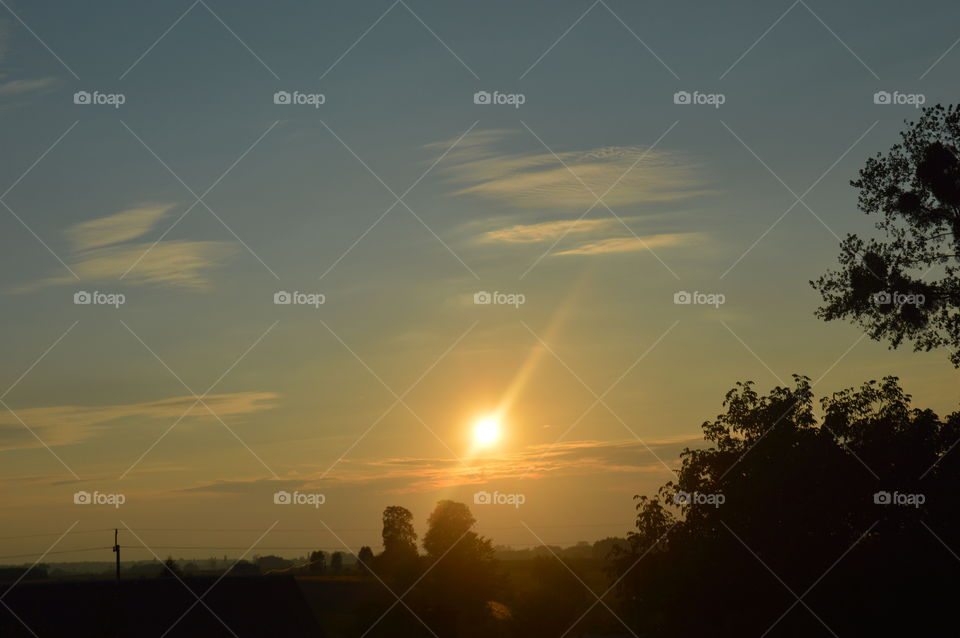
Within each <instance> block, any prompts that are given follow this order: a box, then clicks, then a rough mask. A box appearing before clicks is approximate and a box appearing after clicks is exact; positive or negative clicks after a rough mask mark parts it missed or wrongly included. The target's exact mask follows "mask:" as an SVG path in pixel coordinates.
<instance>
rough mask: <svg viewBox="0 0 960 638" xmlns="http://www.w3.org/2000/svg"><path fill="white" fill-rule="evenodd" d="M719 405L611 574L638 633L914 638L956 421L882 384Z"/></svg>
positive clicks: (924, 610) (935, 601) (640, 516)
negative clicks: (701, 444) (721, 409)
mask: <svg viewBox="0 0 960 638" xmlns="http://www.w3.org/2000/svg"><path fill="white" fill-rule="evenodd" d="M724 406H725V408H726V412H725V413H723V414H720V415H719V416H718V417H717V418H716V419H715V420H713V421H708V422H706V423H704V424H703V432H704V438H705V440H706V443H707V444H708V447H705V448H701V449H689V448H688V449H686V450H685V451H684V452H683V454H682V466H681V468H680V469H679V472H678V475H677V479H676V480H675V481H671V482H669V483H667V484H666V485H664V486H663V487H662V488H661V489H660V491H659V493H658V495H657V496H654V497H646V496H637V497H635V498H636V499H637V501H638V502H637V520H636V531H635V532H633V533H632V534H631V535H630V537H629V542H630V547H629V549H628V550H626V551H623V550H621V551H619V552H616V554H617V556H616V559H615V567H614V570H613V571H614V576H615V577H616V578H619V579H620V580H619V581H618V589H619V594H620V604H621V610H622V613H623V614H624V617H625V618H629V622H630V623H631V625H632V626H634V627H637V628H639V629H640V630H641V635H643V634H642V632H644V631H646V632H649V635H697V634H703V633H706V634H711V635H761V634H763V632H765V631H766V630H767V629H769V628H770V627H771V626H774V629H775V631H772V632H771V634H770V635H776V636H780V635H788V636H793V635H797V636H800V635H821V634H823V635H829V634H830V632H829V631H827V630H826V629H825V627H824V626H825V625H826V626H828V627H830V630H831V631H834V632H836V635H867V634H869V633H875V634H878V635H896V634H897V633H912V634H914V635H918V634H922V633H924V631H918V629H919V628H921V627H923V626H924V623H927V622H933V619H942V618H944V610H946V609H949V608H950V607H949V605H950V599H951V598H952V596H953V593H952V592H953V585H952V583H953V581H954V578H955V571H956V570H955V567H956V565H955V563H953V561H954V559H955V558H954V557H953V556H951V552H950V551H949V550H948V549H946V548H945V546H953V547H956V546H958V542H960V517H958V514H960V508H958V504H957V499H956V498H955V494H954V491H955V487H956V485H957V479H958V478H960V452H958V451H957V450H955V449H954V446H955V445H956V443H957V442H958V440H960V413H954V414H951V415H949V416H948V417H946V418H945V419H941V418H940V417H938V416H937V415H936V414H934V413H933V412H932V411H930V410H922V409H917V408H913V407H912V406H911V398H910V396H909V395H907V394H905V393H904V391H903V390H902V389H901V387H900V385H899V382H898V380H897V379H896V378H893V377H888V378H885V379H883V380H882V381H880V382H876V381H870V382H867V383H865V384H863V385H862V386H861V387H860V388H857V389H848V390H844V391H842V392H838V393H836V394H834V395H832V396H830V397H825V398H823V399H821V401H820V405H819V410H817V408H816V404H815V400H814V395H813V391H812V388H811V385H810V382H809V379H807V378H806V377H799V376H798V377H794V385H793V387H789V388H788V387H777V388H775V389H773V390H772V391H771V392H770V393H769V394H767V395H765V396H761V395H760V394H758V393H757V391H756V390H755V389H754V386H753V385H752V384H750V383H740V384H737V386H736V387H735V388H734V389H733V390H731V391H730V392H729V393H728V394H727V396H726V400H725V402H724ZM808 590H809V591H808ZM791 591H792V592H795V594H796V596H801V594H804V595H803V596H802V598H803V604H797V603H796V598H795V596H794V595H793V594H791ZM807 606H809V609H807ZM905 609H910V610H911V613H909V614H907V613H903V612H904V610H905ZM788 610H789V612H788ZM811 610H812V611H811ZM785 612H788V613H785ZM924 614H926V615H925V616H924ZM781 616H782V617H781ZM897 623H900V626H896V624H897ZM897 629H898V630H899V631H897Z"/></svg>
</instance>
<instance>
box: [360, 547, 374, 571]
mask: <svg viewBox="0 0 960 638" xmlns="http://www.w3.org/2000/svg"><path fill="white" fill-rule="evenodd" d="M372 568H373V550H372V549H370V547H369V546H368V545H364V546H363V547H361V548H360V551H359V552H357V570H358V571H359V572H360V573H361V574H368V573H369V571H370V569H372Z"/></svg>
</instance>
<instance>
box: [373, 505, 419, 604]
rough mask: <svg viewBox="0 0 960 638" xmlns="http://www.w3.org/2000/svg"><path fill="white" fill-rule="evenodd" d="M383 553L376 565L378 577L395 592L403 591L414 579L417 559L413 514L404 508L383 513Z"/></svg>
mask: <svg viewBox="0 0 960 638" xmlns="http://www.w3.org/2000/svg"><path fill="white" fill-rule="evenodd" d="M382 537H383V553H381V554H380V555H379V556H378V557H377V558H376V561H375V563H374V564H375V566H376V570H377V573H379V574H381V575H382V576H383V577H384V578H385V579H387V581H388V582H389V583H390V584H391V585H394V586H395V587H397V588H403V589H406V588H407V587H409V586H410V585H411V584H413V582H414V581H415V580H416V579H417V576H418V575H419V571H420V556H419V554H418V553H417V533H416V531H415V530H414V528H413V514H411V513H410V510H408V509H407V508H405V507H400V506H399V505H391V506H389V507H387V508H386V509H385V510H383V531H382Z"/></svg>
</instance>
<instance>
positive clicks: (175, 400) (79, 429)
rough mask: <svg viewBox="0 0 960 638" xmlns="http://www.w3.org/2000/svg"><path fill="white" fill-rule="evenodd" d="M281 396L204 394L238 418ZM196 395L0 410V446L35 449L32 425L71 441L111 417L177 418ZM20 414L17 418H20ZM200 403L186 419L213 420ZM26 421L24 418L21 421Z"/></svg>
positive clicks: (50, 441) (54, 440) (43, 435)
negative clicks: (156, 399) (11, 410)
mask: <svg viewBox="0 0 960 638" xmlns="http://www.w3.org/2000/svg"><path fill="white" fill-rule="evenodd" d="M278 397H279V395H277V394H275V393H273V392H236V393H231V394H211V395H208V396H206V397H205V398H204V402H205V403H206V404H207V405H208V406H210V409H211V410H213V411H214V412H215V413H216V414H217V415H218V416H220V417H221V418H226V417H231V416H233V417H236V416H242V415H247V414H253V413H255V412H261V411H263V410H270V409H273V408H274V407H276V406H275V404H274V403H273V401H274V400H275V399H277V398H278ZM195 401H196V399H195V398H194V397H192V396H189V395H187V396H180V397H172V398H169V399H161V400H159V401H148V402H143V403H126V404H113V405H92V406H80V405H63V406H50V407H36V408H23V409H15V411H16V416H14V414H12V413H10V412H8V411H3V412H2V413H0V450H10V449H21V448H34V447H39V446H40V445H41V443H40V442H39V441H37V439H36V438H35V437H34V436H33V435H32V434H30V432H29V431H28V430H27V429H26V428H25V427H24V424H26V425H27V426H29V428H30V429H31V430H33V432H34V433H36V435H37V436H38V437H40V439H42V440H43V441H44V443H46V444H47V445H50V446H57V445H70V444H73V443H80V442H82V441H85V440H87V439H90V438H93V437H96V436H98V435H100V434H101V433H102V432H103V431H104V430H106V429H107V428H108V427H109V426H110V424H111V423H112V422H119V421H121V420H127V419H136V420H137V422H143V421H145V420H156V419H160V420H164V421H169V422H171V423H172V422H173V421H175V420H176V419H177V418H179V417H180V416H181V415H182V414H184V412H186V411H187V409H189V408H190V406H192V405H193V404H194V402H195ZM17 417H19V419H18V418H17ZM214 418H215V417H214V416H213V415H212V414H210V411H209V410H207V409H206V408H205V407H203V406H202V405H197V406H195V407H194V408H193V409H192V410H191V411H190V413H189V414H188V415H187V417H185V419H214ZM21 421H22V423H21Z"/></svg>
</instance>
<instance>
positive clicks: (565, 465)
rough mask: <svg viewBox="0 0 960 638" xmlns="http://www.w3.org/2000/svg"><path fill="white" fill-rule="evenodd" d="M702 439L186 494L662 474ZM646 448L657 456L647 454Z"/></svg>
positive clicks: (570, 445) (212, 487)
mask: <svg viewBox="0 0 960 638" xmlns="http://www.w3.org/2000/svg"><path fill="white" fill-rule="evenodd" d="M702 441H703V436H702V434H690V435H682V436H675V437H671V438H668V439H663V440H660V441H647V443H646V445H644V444H643V443H641V442H639V441H636V440H626V441H570V442H564V443H560V444H558V445H548V444H542V445H534V446H530V447H528V448H525V449H523V450H521V451H517V452H512V453H508V454H503V455H500V456H485V457H483V459H482V463H479V464H478V465H477V466H476V467H471V466H464V465H463V464H462V463H461V462H460V460H458V459H454V458H419V457H398V458H388V459H383V460H376V461H365V460H355V461H351V460H349V459H344V460H343V461H341V464H340V465H339V466H338V468H337V471H336V472H335V473H333V474H331V475H330V476H329V477H325V478H319V476H320V474H319V473H318V474H317V475H310V474H297V475H293V476H286V477H283V478H281V479H253V480H251V479H241V480H221V481H215V482H212V483H207V484H203V485H198V486H196V487H193V488H189V490H186V491H191V492H210V493H221V494H250V493H252V492H258V491H259V492H269V491H273V490H277V489H325V488H326V487H329V486H330V485H331V484H334V483H335V484H336V485H337V487H338V489H341V488H345V487H348V486H354V487H363V488H366V489H372V490H374V491H377V492H381V493H387V494H400V493H423V492H434V491H437V490H443V489H448V488H454V487H460V486H469V485H480V484H484V483H489V482H492V481H497V480H507V479H512V480H519V479H530V480H536V479H541V478H546V477H549V478H551V479H554V478H560V477H581V476H590V475H603V476H610V475H611V474H624V475H627V474H660V473H665V472H666V468H665V467H664V466H663V464H662V463H661V462H660V460H659V459H658V458H657V456H659V457H660V458H662V459H663V460H664V461H666V462H667V463H671V462H674V464H675V465H679V455H680V452H681V450H682V449H683V448H684V447H687V446H690V447H695V446H696V445H697V444H698V443H700V442H702ZM647 446H649V448H650V449H652V450H653V451H654V452H656V454H657V456H654V455H653V454H651V452H650V451H649V449H648V448H647Z"/></svg>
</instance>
